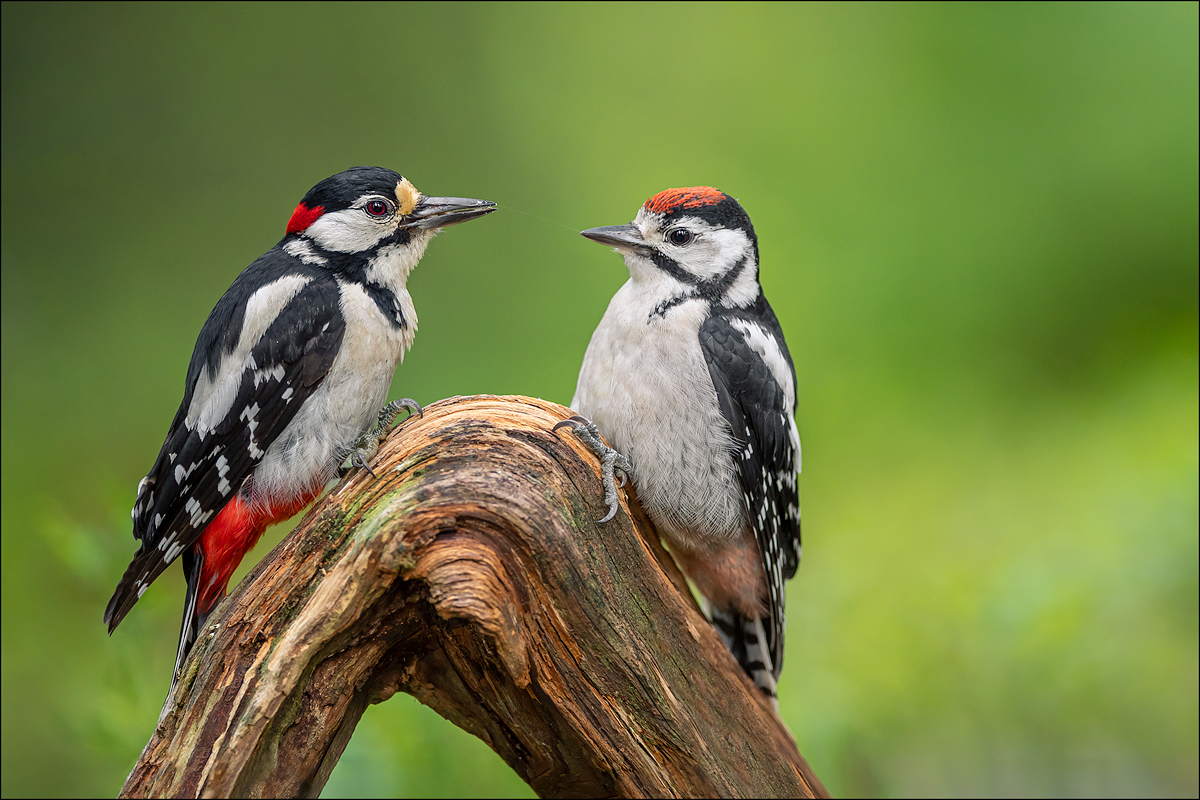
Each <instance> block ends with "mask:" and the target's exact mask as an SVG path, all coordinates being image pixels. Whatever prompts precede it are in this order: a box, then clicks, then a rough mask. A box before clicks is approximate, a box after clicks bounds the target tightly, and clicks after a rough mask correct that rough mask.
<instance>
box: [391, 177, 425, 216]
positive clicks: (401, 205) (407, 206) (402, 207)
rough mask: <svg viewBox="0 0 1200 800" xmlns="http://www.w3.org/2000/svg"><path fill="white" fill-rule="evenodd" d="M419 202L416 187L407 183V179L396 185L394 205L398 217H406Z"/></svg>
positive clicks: (419, 195)
mask: <svg viewBox="0 0 1200 800" xmlns="http://www.w3.org/2000/svg"><path fill="white" fill-rule="evenodd" d="M420 200H421V193H420V192H418V191H417V187H415V186H413V185H412V184H411V183H409V180H408V178H404V179H403V180H402V181H400V182H399V183H397V184H396V205H397V209H396V210H397V211H398V212H399V213H400V216H408V215H409V214H411V213H412V210H413V209H414V208H416V207H417V203H418V202H420Z"/></svg>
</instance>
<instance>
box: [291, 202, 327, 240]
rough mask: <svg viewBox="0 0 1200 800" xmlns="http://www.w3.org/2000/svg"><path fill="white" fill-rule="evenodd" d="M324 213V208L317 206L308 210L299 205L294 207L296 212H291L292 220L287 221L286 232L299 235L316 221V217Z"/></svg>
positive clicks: (304, 206)
mask: <svg viewBox="0 0 1200 800" xmlns="http://www.w3.org/2000/svg"><path fill="white" fill-rule="evenodd" d="M324 213H325V206H317V207H316V208H309V207H308V206H306V205H304V203H301V204H300V205H298V206H296V210H295V211H293V212H292V218H291V219H289V220H288V226H287V232H288V233H299V232H300V231H302V230H304V229H305V228H307V227H308V226H309V225H312V224H313V223H314V222H316V221H317V217H319V216H321V215H322V214H324Z"/></svg>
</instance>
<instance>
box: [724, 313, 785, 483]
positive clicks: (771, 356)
mask: <svg viewBox="0 0 1200 800" xmlns="http://www.w3.org/2000/svg"><path fill="white" fill-rule="evenodd" d="M729 324H730V325H731V326H733V328H734V329H735V330H737V331H739V332H741V334H742V336H744V337H745V338H746V344H748V345H750V348H751V349H752V350H754V352H756V353H758V356H759V358H761V359H762V360H763V363H764V364H766V365H767V369H769V370H770V371H771V377H773V378H774V379H775V382H776V383H777V384H779V388H780V389H782V390H783V398H784V401H785V402H786V404H787V405H786V407H785V408H784V413H783V416H784V420H785V421H786V423H787V429H788V437H789V438H790V439H791V440H792V448H793V449H794V451H795V453H796V472H799V471H800V467H801V461H802V460H801V457H800V432H799V431H798V430H797V429H796V419H795V414H796V389H795V385H794V384H793V382H792V370H791V368H790V367H789V366H788V362H787V359H786V358H784V357H783V351H782V350H780V349H779V342H777V341H775V337H774V336H771V335H770V334H769V333H767V332H766V331H765V330H763V329H762V326H760V325H759V324H758V323H756V322H751V321H750V320H748V319H743V318H741V317H733V318H731V319H730V320H729Z"/></svg>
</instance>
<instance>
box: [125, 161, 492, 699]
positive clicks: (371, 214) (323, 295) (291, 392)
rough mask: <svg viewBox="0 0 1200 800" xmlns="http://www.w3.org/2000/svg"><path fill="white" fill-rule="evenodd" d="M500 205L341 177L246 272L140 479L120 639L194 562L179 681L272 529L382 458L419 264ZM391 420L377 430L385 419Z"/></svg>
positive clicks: (316, 191)
mask: <svg viewBox="0 0 1200 800" xmlns="http://www.w3.org/2000/svg"><path fill="white" fill-rule="evenodd" d="M495 207H496V206H495V204H494V203H490V202H487V201H485V200H469V199H464V198H458V197H426V196H425V195H423V194H421V193H420V192H419V191H417V189H416V187H414V186H413V185H412V183H410V182H409V181H408V180H407V179H406V178H404V177H402V176H401V175H400V174H399V173H396V172H393V171H392V170H390V169H383V168H381V167H354V168H353V169H348V170H346V171H345V172H341V173H338V174H337V175H334V176H333V177H331V178H327V179H325V180H323V181H321V182H320V183H318V184H317V185H316V186H314V187H313V188H312V190H311V191H309V193H308V194H306V195H305V196H304V199H303V200H302V201H301V202H300V205H298V206H296V210H295V211H294V212H293V213H292V216H291V219H290V220H288V223H287V230H286V233H285V234H284V237H283V239H281V240H280V242H279V243H278V244H277V245H275V246H274V247H272V248H271V249H270V250H268V251H267V252H266V253H264V254H263V255H262V256H260V257H259V258H258V259H257V260H256V261H254V263H252V264H251V265H250V266H249V267H247V268H246V269H245V270H244V271H243V272H242V274H241V275H239V276H238V277H237V279H236V280H234V282H233V285H232V286H230V287H229V289H228V291H226V292H225V294H224V295H223V296H222V297H221V299H220V300H218V301H217V305H216V307H215V308H214V309H213V310H212V313H211V314H209V316H208V320H207V321H206V322H205V323H204V327H203V328H201V330H200V337H199V339H197V341H196V347H195V350H194V351H193V352H192V360H191V362H190V363H189V364H188V370H187V378H186V380H185V382H184V392H183V402H182V403H181V404H180V405H179V411H178V412H176V414H175V419H174V421H172V423H171V427H170V428H169V429H168V431H167V437H166V440H165V441H164V442H163V446H162V450H161V451H159V454H158V458H157V459H156V460H155V462H154V466H153V467H152V468H151V469H150V472H149V474H147V475H146V477H145V478H143V479H142V481H141V483H140V484H138V492H137V499H136V501H135V502H134V506H133V512H132V516H133V535H134V536H135V537H136V538H137V539H138V540H139V545H138V550H137V552H136V553H135V554H134V557H133V560H132V561H131V562H130V564H129V567H128V568H127V569H126V570H125V575H124V576H123V577H122V578H121V582H120V583H119V584H117V589H116V591H115V592H114V593H113V596H112V599H111V600H109V602H108V607H107V608H106V609H105V611H104V621H105V623H107V625H108V631H109V633H112V631H113V630H114V629H115V628H116V627H117V625H119V624H120V623H121V620H122V619H124V618H125V615H126V614H127V613H129V610H130V609H131V608H132V607H133V605H134V603H136V602H137V601H138V599H139V598H140V597H141V596H142V593H143V592H145V591H146V587H148V586H149V585H150V583H151V582H152V581H153V580H154V579H155V578H157V577H158V576H159V575H160V574H161V573H162V572H163V570H165V569H166V568H167V566H168V565H169V564H170V563H171V562H172V561H174V560H175V559H176V558H177V557H178V556H180V555H182V556H183V571H184V576H185V578H186V580H187V594H186V598H185V602H184V611H183V626H182V630H181V631H180V635H179V650H178V654H177V656H176V661H175V673H174V676H173V677H172V681H171V685H172V687H174V685H175V681H176V680H178V678H179V674H180V672H181V670H182V667H183V663H184V661H185V659H186V658H187V655H188V652H189V651H190V650H191V648H192V645H193V644H194V643H195V641H196V636H197V634H198V633H199V631H200V630H201V629H202V628H203V626H204V623H205V620H206V619H207V618H208V616H209V614H211V613H212V610H213V608H214V607H215V606H216V605H217V603H218V602H219V601H220V600H221V598H223V597H224V596H225V592H226V589H227V587H228V584H229V578H230V576H231V575H232V574H233V571H234V569H236V568H237V565H238V564H239V563H240V562H241V560H242V558H243V556H245V555H246V553H248V552H249V551H250V550H251V549H252V548H253V547H254V545H255V544H256V543H257V542H258V539H259V537H260V536H261V535H262V533H263V531H264V530H265V529H266V528H267V527H268V526H269V525H272V524H274V523H276V522H280V521H282V520H285V519H287V518H288V517H291V516H292V515H294V514H296V513H297V512H299V511H300V510H301V509H303V508H304V507H305V506H306V505H308V504H309V503H310V502H311V501H312V500H313V499H314V498H315V497H316V496H317V495H319V494H320V493H321V491H322V489H323V488H324V487H325V485H326V483H328V481H329V480H330V479H331V478H333V477H334V476H335V474H336V473H337V471H338V468H339V466H340V465H341V464H342V463H343V462H344V461H345V460H346V459H347V457H349V458H350V461H351V463H352V464H353V465H356V466H362V467H366V468H367V469H368V470H369V469H370V467H368V466H367V460H368V459H369V458H370V457H371V456H373V455H374V452H375V450H376V449H377V448H378V446H379V442H380V440H381V439H382V437H383V435H384V434H386V429H387V427H388V426H390V424H391V422H392V421H393V420H394V419H395V417H396V414H397V413H398V411H399V409H400V408H401V407H409V408H410V409H413V408H415V409H416V410H417V411H419V410H420V409H419V407H417V406H416V404H415V403H413V402H412V401H411V400H401V401H397V402H395V403H392V404H389V405H388V406H387V407H385V408H384V409H383V411H382V412H381V411H380V407H381V406H382V405H383V404H384V401H385V400H386V399H387V393H388V387H389V386H390V384H391V381H392V375H393V373H394V372H395V370H396V365H397V364H398V363H399V362H400V361H401V360H403V358H404V353H405V352H406V351H407V350H408V348H409V346H410V345H411V344H412V340H413V336H414V334H415V333H416V331H417V315H416V312H415V310H414V309H413V302H412V298H411V297H410V296H409V294H408V290H407V289H406V288H405V282H406V281H407V279H408V274H409V272H410V271H412V269H413V267H415V266H416V265H417V262H418V261H419V260H420V259H421V255H422V254H423V253H424V252H425V248H426V246H427V245H428V244H429V241H430V239H432V238H433V236H434V234H435V233H437V231H438V230H439V229H440V228H444V227H446V226H447V225H454V224H456V223H459V222H465V221H466V220H470V219H475V218H476V217H479V216H482V215H484V214H487V213H490V212H491V211H493V210H495ZM377 415H378V424H377V425H376V427H375V429H373V430H372V423H374V422H375V421H376V419H377Z"/></svg>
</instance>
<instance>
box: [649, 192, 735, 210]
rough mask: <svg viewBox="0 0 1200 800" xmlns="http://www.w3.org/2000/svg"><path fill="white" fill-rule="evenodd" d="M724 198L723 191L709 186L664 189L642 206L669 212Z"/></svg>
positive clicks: (705, 204)
mask: <svg viewBox="0 0 1200 800" xmlns="http://www.w3.org/2000/svg"><path fill="white" fill-rule="evenodd" d="M724 199H725V193H724V192H722V191H721V190H720V189H714V188H713V187H711V186H692V187H689V188H687V189H664V190H663V191H661V192H659V193H658V194H656V195H654V197H651V198H650V199H649V200H647V201H646V204H645V206H644V208H645V209H646V210H647V211H653V212H654V213H655V214H670V213H671V212H672V211H679V210H680V209H683V208H702V207H703V206H712V205H716V204H717V203H719V202H721V201H722V200H724Z"/></svg>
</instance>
